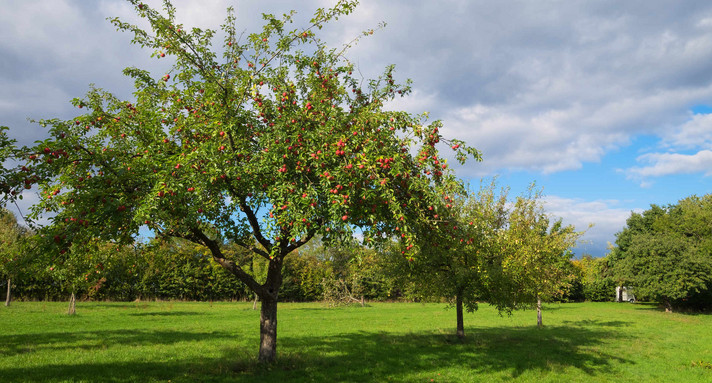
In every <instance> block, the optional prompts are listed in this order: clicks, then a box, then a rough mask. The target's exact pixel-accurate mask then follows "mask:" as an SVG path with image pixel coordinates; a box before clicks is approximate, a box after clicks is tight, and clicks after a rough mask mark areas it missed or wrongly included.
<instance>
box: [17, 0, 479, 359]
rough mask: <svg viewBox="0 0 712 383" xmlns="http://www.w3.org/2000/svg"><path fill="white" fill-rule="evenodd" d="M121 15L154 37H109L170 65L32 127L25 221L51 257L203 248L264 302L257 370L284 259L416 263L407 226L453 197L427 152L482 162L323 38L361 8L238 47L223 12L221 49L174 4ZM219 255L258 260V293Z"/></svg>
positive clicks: (448, 175) (271, 339)
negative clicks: (344, 252) (358, 247)
mask: <svg viewBox="0 0 712 383" xmlns="http://www.w3.org/2000/svg"><path fill="white" fill-rule="evenodd" d="M129 2H130V3H132V4H133V5H134V6H135V10H136V12H137V14H138V15H139V16H140V17H142V18H144V19H145V20H146V21H147V22H148V24H149V25H150V29H148V30H144V29H142V28H140V27H138V26H135V25H131V24H129V23H126V22H123V21H121V20H119V19H113V20H112V23H114V25H115V26H116V27H117V29H119V30H121V31H125V32H129V33H131V34H132V35H133V43H135V44H138V45H140V46H142V47H144V48H147V49H148V50H150V51H151V54H152V57H154V58H155V59H156V60H168V59H172V63H173V64H172V67H171V69H170V70H169V71H168V72H166V73H164V74H159V75H154V74H152V73H150V72H148V71H146V70H141V69H138V68H127V69H126V70H125V74H126V75H128V76H130V77H131V78H132V79H133V80H134V83H135V92H134V98H133V99H132V100H120V99H118V98H117V97H115V96H113V95H112V94H111V93H109V92H106V91H104V90H101V89H96V88H92V89H91V90H90V91H89V92H88V93H87V95H86V96H85V97H83V98H77V99H75V100H73V103H74V105H75V106H76V107H77V110H78V115H77V116H76V118H73V119H70V120H68V121H64V120H59V119H48V120H41V121H39V123H40V124H41V125H44V126H47V127H48V128H49V133H50V135H51V137H50V138H48V139H47V140H45V141H43V142H39V143H38V144H37V145H35V146H34V147H29V148H25V149H24V158H25V159H26V160H27V164H26V165H25V166H26V169H27V173H28V174H27V175H28V177H27V179H28V180H30V182H33V183H34V182H37V183H38V185H39V189H40V194H41V202H39V203H38V204H37V205H36V206H35V209H34V214H35V217H36V216H39V215H40V214H43V213H47V212H49V213H51V218H50V219H51V225H50V226H49V227H48V228H47V229H46V233H47V235H46V236H45V238H53V239H54V240H53V241H52V243H51V247H52V248H53V249H54V251H56V252H57V253H64V254H67V252H69V251H71V244H72V243H77V242H83V241H86V240H87V239H89V238H102V239H106V240H111V241H115V242H117V243H129V242H131V241H132V240H133V238H135V236H136V235H137V233H138V232H139V230H140V229H142V228H148V229H149V230H152V231H153V232H154V233H155V234H156V235H157V236H164V237H178V238H183V239H186V240H188V241H192V242H194V243H197V244H200V245H202V246H204V247H206V248H207V249H208V250H209V251H210V254H211V255H212V257H213V259H214V260H215V261H217V262H218V263H219V264H220V265H222V267H224V268H225V269H227V270H228V271H230V272H231V273H232V274H234V276H235V277H236V278H238V279H239V280H240V281H242V282H243V283H244V284H245V285H247V286H248V287H249V288H250V289H251V290H252V291H254V292H255V294H256V295H257V296H259V298H260V301H261V317H260V339H261V341H260V348H259V360H260V361H263V362H271V361H274V360H275V357H276V345H277V343H276V339H277V302H278V297H279V290H280V287H281V286H282V281H283V275H282V267H283V264H284V259H285V257H287V256H288V255H289V254H290V253H292V252H293V251H294V250H296V249H297V248H299V247H300V246H302V245H304V244H305V243H307V242H308V241H309V240H310V239H311V238H313V237H314V236H316V235H319V236H321V238H322V239H323V240H324V241H325V242H327V243H329V242H333V241H338V240H340V239H342V238H349V237H351V236H352V234H353V233H354V231H356V230H357V231H358V232H359V234H360V236H361V237H363V240H364V241H365V243H367V244H369V245H376V244H378V243H379V241H383V240H386V239H392V238H394V237H397V238H398V239H399V240H400V241H401V242H402V243H403V249H404V250H403V256H404V257H411V256H412V255H413V254H416V250H417V249H416V241H415V239H416V236H415V234H416V232H417V230H416V229H415V228H417V227H419V226H420V225H422V224H423V223H424V222H428V221H430V220H433V219H435V218H434V217H436V215H437V214H438V212H437V211H433V210H430V209H428V207H429V206H431V207H432V206H439V204H437V202H438V201H441V200H442V198H443V195H448V194H449V193H454V192H455V191H456V190H459V189H461V188H462V185H461V184H460V182H459V181H458V180H457V178H456V177H455V176H454V174H453V172H452V171H451V170H450V168H449V167H448V164H447V161H446V159H445V158H444V157H443V155H441V154H440V153H439V151H438V149H437V147H436V146H437V144H438V143H442V144H445V145H448V147H452V148H453V150H454V151H455V157H456V158H457V159H458V160H459V161H461V162H464V161H465V160H466V159H467V158H468V157H474V158H476V159H479V153H478V151H477V150H475V149H474V148H470V147H468V146H466V145H465V144H464V143H463V142H461V141H457V140H452V141H451V140H446V139H445V138H443V137H442V135H441V132H440V129H441V127H442V124H441V122H440V121H432V122H428V121H426V116H425V115H412V114H409V113H406V112H402V111H397V110H389V109H388V108H386V107H385V105H386V103H387V102H388V101H390V100H392V99H394V98H395V97H400V96H405V95H407V94H408V93H409V92H410V88H409V86H408V83H405V84H404V85H402V84H400V83H399V82H397V81H396V78H395V76H394V68H393V67H392V66H389V67H387V68H386V69H385V71H384V73H383V75H382V76H380V77H378V78H376V79H372V80H366V79H363V78H360V77H358V76H357V75H355V74H354V73H357V71H356V70H355V68H354V65H353V64H352V63H351V62H349V61H348V60H347V58H346V56H345V54H346V53H347V51H348V49H347V48H348V46H346V47H344V48H343V49H342V48H339V49H333V48H329V47H328V46H327V45H326V44H325V43H324V42H323V41H322V40H320V39H319V37H318V35H317V34H318V33H319V31H320V30H321V28H322V27H323V26H324V25H325V24H326V23H328V22H330V21H333V20H336V19H338V18H339V17H341V16H345V15H347V14H349V13H350V12H352V11H353V9H354V7H356V5H357V2H356V1H346V0H341V1H338V2H337V3H336V4H335V5H334V7H333V8H330V9H318V10H317V11H316V12H315V14H314V17H313V18H312V19H311V20H310V21H309V23H308V24H307V25H306V26H305V27H303V28H296V29H290V24H291V23H292V22H293V21H294V20H293V13H290V14H286V15H284V16H283V17H275V16H273V15H267V14H266V15H263V17H264V20H265V23H264V27H263V28H262V30H261V31H259V32H256V33H252V34H246V35H243V34H240V33H239V32H238V29H237V26H236V18H235V15H234V13H233V11H232V10H231V9H229V10H228V13H227V18H226V21H225V24H224V25H222V31H223V35H224V40H223V41H222V44H221V48H220V49H215V48H213V46H212V42H213V40H214V37H215V36H216V32H215V31H213V30H202V29H199V28H187V27H184V26H183V25H181V24H179V23H177V21H176V17H175V8H174V7H173V6H172V5H171V4H170V2H168V1H166V2H165V4H164V8H163V11H161V10H157V9H154V8H151V7H149V6H147V5H145V4H143V3H141V2H140V1H138V0H129ZM371 33H372V31H367V32H365V33H364V35H369V34H371ZM361 37H363V36H359V37H357V40H358V38H361ZM18 187H21V185H18ZM227 243H234V244H237V245H239V246H241V247H243V248H245V249H248V250H250V251H252V252H253V253H254V254H256V256H259V257H262V258H264V259H265V260H266V261H267V262H268V267H267V273H266V278H265V279H264V281H261V282H258V280H256V279H255V277H254V276H253V275H251V274H250V273H248V272H247V271H245V269H244V268H243V267H240V265H239V264H238V263H236V261H235V260H234V259H231V257H230V256H229V255H228V254H226V252H225V251H224V246H225V245H226V244H227Z"/></svg>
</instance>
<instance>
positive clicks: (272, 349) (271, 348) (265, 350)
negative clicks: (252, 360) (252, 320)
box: [259, 299, 277, 363]
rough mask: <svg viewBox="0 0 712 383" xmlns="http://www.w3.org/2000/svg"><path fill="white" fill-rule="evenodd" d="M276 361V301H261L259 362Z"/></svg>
mask: <svg viewBox="0 0 712 383" xmlns="http://www.w3.org/2000/svg"><path fill="white" fill-rule="evenodd" d="M276 359H277V300H276V299H262V306H261V308H260V351H259V361H260V362H262V363H273V362H274V361H275V360H276Z"/></svg>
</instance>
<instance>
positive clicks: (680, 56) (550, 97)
mask: <svg viewBox="0 0 712 383" xmlns="http://www.w3.org/2000/svg"><path fill="white" fill-rule="evenodd" d="M145 2H146V3H147V4H149V5H151V6H153V7H159V6H160V2H159V1H155V0H146V1H145ZM173 3H174V5H175V6H176V8H177V19H178V21H179V22H180V23H183V24H184V26H186V27H192V26H197V27H201V28H212V29H219V26H220V24H221V23H222V22H223V20H224V17H225V14H226V13H225V9H226V8H227V7H228V6H232V7H234V8H235V10H236V14H237V22H238V29H239V30H244V31H246V32H247V33H250V32H254V31H258V28H259V27H260V21H261V13H263V12H268V13H274V14H277V15H279V14H283V13H286V12H288V11H289V10H292V9H294V10H296V11H297V16H296V22H295V24H294V27H295V28H298V27H300V26H303V25H305V24H304V23H306V22H307V21H308V20H309V19H310V17H311V15H312V14H313V12H314V10H315V9H316V8H318V7H329V6H330V5H333V4H334V0H300V1H286V0H275V1H260V0H206V1H197V0H175V1H174V2H173ZM0 9H2V12H0V36H1V37H2V38H0V125H6V126H9V127H10V132H11V133H10V134H11V136H12V137H14V138H16V139H17V140H18V142H19V143H20V144H30V143H32V142H33V141H35V140H39V139H43V138H44V137H46V131H45V130H44V129H43V128H41V127H39V126H38V125H37V124H33V123H31V122H29V121H28V118H31V119H41V118H53V117H57V118H66V119H69V118H72V117H73V116H75V114H76V113H77V111H76V109H75V108H73V107H72V106H71V104H70V100H71V99H72V98H75V97H81V96H83V95H84V94H85V93H86V91H87V90H88V89H89V86H90V84H95V85H96V86H98V87H100V88H103V89H105V90H108V91H110V92H113V93H114V94H116V95H117V96H119V97H121V98H124V99H127V100H129V99H131V92H132V86H133V82H132V81H131V80H130V79H128V78H126V77H125V76H123V74H122V70H123V68H125V67H129V66H136V67H140V68H144V69H149V70H151V71H152V73H155V75H156V77H160V76H162V75H163V74H164V73H165V69H166V61H165V60H164V61H158V60H156V59H151V58H150V54H151V52H149V51H147V50H142V49H141V48H140V47H138V46H134V45H131V43H130V41H131V36H130V35H128V34H125V33H121V32H117V31H116V30H115V28H114V27H113V26H112V25H111V24H110V23H109V21H107V18H109V17H116V16H118V17H120V18H122V19H123V20H125V21H129V22H132V23H138V24H139V25H143V24H142V20H140V19H139V18H137V17H136V16H135V15H134V13H133V11H132V8H131V7H130V4H129V3H128V2H126V1H124V0H95V1H82V0H0ZM381 22H385V23H386V27H385V28H383V29H377V30H376V31H375V33H374V34H373V35H372V36H369V37H368V38H366V39H363V40H362V41H360V42H359V44H358V45H356V46H355V47H353V48H352V49H351V50H349V52H348V53H347V57H348V58H349V60H350V61H352V62H354V63H355V64H356V65H357V67H358V70H359V71H360V72H361V73H362V74H363V75H364V76H365V77H366V78H370V77H375V76H377V75H379V74H380V73H381V72H382V71H383V69H384V68H385V66H387V65H390V64H395V65H396V78H397V79H399V80H401V81H403V80H405V79H408V78H409V79H412V80H413V89H414V91H413V93H412V94H411V95H409V96H408V97H406V98H402V99H398V100H397V101H395V102H393V103H391V104H390V105H389V107H392V108H397V109H401V110H406V111H409V112H412V113H422V112H426V111H427V112H429V113H430V116H431V119H434V120H435V119H438V120H442V121H443V123H444V125H445V128H444V129H443V130H442V131H443V133H444V135H445V136H447V137H450V138H458V139H462V140H464V141H466V142H467V143H468V144H469V145H471V146H474V147H476V148H477V149H479V150H481V151H482V153H483V157H484V160H483V161H482V162H468V163H467V164H466V165H464V166H459V167H456V172H457V174H458V176H460V177H461V178H462V179H464V180H465V181H467V182H468V183H470V185H471V186H473V187H475V188H476V187H477V185H478V184H479V182H480V179H482V178H489V177H494V176H496V177H497V179H498V183H499V184H500V185H502V186H509V187H510V188H511V191H510V195H512V196H516V195H519V194H522V193H524V192H525V191H526V190H527V187H528V186H529V184H530V183H532V182H535V183H536V186H537V187H538V188H541V189H542V191H543V194H544V202H545V208H546V211H547V212H548V213H549V214H551V215H552V216H553V217H560V218H562V219H563V221H564V223H566V224H572V225H575V226H576V228H577V229H579V230H586V233H585V235H584V237H583V240H584V241H583V242H582V243H581V244H579V245H578V247H577V248H576V254H577V256H581V255H582V254H584V253H586V254H591V255H593V256H596V257H599V256H604V255H605V254H606V252H607V245H608V243H613V242H615V234H616V233H617V232H618V231H620V230H621V229H622V228H623V227H624V226H625V221H626V219H627V218H628V217H629V216H630V214H631V212H633V211H636V212H640V211H643V210H645V209H647V208H649V207H650V205H651V204H657V205H667V204H674V203H676V202H677V201H678V200H680V199H682V198H685V197H687V196H690V195H693V194H696V195H704V194H707V193H709V192H710V191H711V190H712V177H711V176H712V65H710V63H712V2H709V1H706V0H704V1H694V0H689V1H686V2H684V5H682V4H681V3H680V2H679V1H677V0H669V1H663V0H644V1H643V0H641V1H635V0H631V1H625V2H621V1H618V0H615V1H607V0H600V1H566V0H561V1H557V0H547V1H509V0H500V1H484V0H482V1H476V0H438V1H426V0H389V1H378V0H362V1H361V3H360V5H359V6H358V7H357V9H356V11H355V12H354V13H353V14H352V15H349V16H347V17H344V18H341V19H339V21H338V22H337V23H336V24H333V25H331V26H329V27H327V28H325V29H324V30H323V31H322V33H323V35H322V38H323V39H324V40H325V41H327V42H328V43H329V44H330V45H332V46H334V47H341V45H342V44H343V43H345V42H347V41H351V40H352V39H353V38H354V37H356V36H357V35H358V34H359V33H360V32H361V31H363V30H368V29H371V28H376V27H377V26H378V25H379V23H381ZM216 43H218V44H217V45H219V42H216ZM34 200H36V195H34V194H33V193H32V192H30V193H27V195H26V196H25V199H24V201H23V202H22V203H21V204H20V206H19V209H20V210H22V211H25V210H26V209H27V208H28V206H29V204H31V203H32V202H33V201H34ZM591 224H593V226H592V227H591V228H589V225H591Z"/></svg>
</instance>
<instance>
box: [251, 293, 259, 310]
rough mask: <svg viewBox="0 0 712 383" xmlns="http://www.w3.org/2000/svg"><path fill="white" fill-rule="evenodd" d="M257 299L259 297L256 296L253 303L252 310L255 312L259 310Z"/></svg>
mask: <svg viewBox="0 0 712 383" xmlns="http://www.w3.org/2000/svg"><path fill="white" fill-rule="evenodd" d="M257 298H258V295H257V294H255V300H254V301H253V302H252V309H253V310H257Z"/></svg>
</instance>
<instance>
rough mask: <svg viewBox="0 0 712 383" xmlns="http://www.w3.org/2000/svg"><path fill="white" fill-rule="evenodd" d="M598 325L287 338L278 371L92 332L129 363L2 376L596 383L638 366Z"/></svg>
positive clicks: (164, 337)
mask: <svg viewBox="0 0 712 383" xmlns="http://www.w3.org/2000/svg"><path fill="white" fill-rule="evenodd" d="M600 327H601V326H600V324H599V326H598V328H596V329H587V328H581V327H579V326H567V325H564V326H552V327H546V328H544V329H537V328H536V327H514V328H512V327H498V328H468V329H467V331H468V336H467V338H466V339H465V340H460V339H458V338H456V337H455V336H453V335H451V334H444V333H441V332H438V331H431V332H416V333H406V334H392V333H385V332H354V333H346V334H341V335H336V336H329V337H314V336H303V337H282V338H280V340H279V355H280V356H279V361H278V363H277V364H275V365H272V366H263V365H259V364H258V363H257V362H256V361H255V358H254V354H256V351H257V350H256V349H255V350H244V349H239V348H231V349H224V350H222V355H221V356H219V357H203V356H201V355H200V354H198V353H197V352H196V355H194V356H189V357H186V356H185V355H183V357H182V358H175V359H168V360H155V359H153V360H151V359H149V360H146V358H145V356H144V354H145V350H144V352H142V349H141V347H140V346H141V345H151V346H153V345H156V344H159V345H160V344H166V345H168V344H173V343H178V342H186V343H187V344H186V346H185V347H188V348H192V346H191V343H192V342H196V343H197V342H200V341H205V340H206V339H215V338H214V337H220V338H227V337H231V336H234V335H229V334H227V333H219V332H218V333H194V332H193V333H182V332H174V331H151V332H137V331H104V332H89V333H81V334H80V333H78V334H73V335H72V334H69V336H70V337H72V336H73V337H75V338H76V339H75V340H77V341H82V340H83V341H85V342H84V343H91V342H90V340H91V337H97V338H99V337H100V338H102V339H105V342H107V343H108V344H110V345H122V344H125V345H131V346H135V347H131V348H130V349H127V350H126V351H122V352H126V353H128V355H124V356H123V357H122V360H121V361H116V362H112V361H102V362H95V363H77V364H69V363H65V364H48V365H46V366H40V367H38V366H33V367H23V366H17V367H13V368H5V369H0V377H3V381H6V382H13V381H23V382H53V381H97V382H99V381H101V382H117V383H118V382H122V383H123V382H145V381H161V380H171V381H172V382H193V381H201V382H219V381H231V382H252V381H261V382H302V381H304V382H310V381H317V382H320V381H328V382H333V381H336V382H371V381H387V380H391V381H400V382H405V381H413V380H417V381H422V380H423V376H436V375H437V373H438V371H444V370H455V371H464V373H465V374H468V375H470V376H476V375H477V374H490V373H497V374H498V375H499V376H502V375H504V376H508V377H510V378H516V377H518V376H520V375H522V374H524V373H526V372H529V371H535V372H542V373H546V372H552V371H563V370H567V369H571V368H573V369H578V370H580V371H582V372H583V373H585V374H587V375H590V376H595V375H598V374H605V373H609V370H610V368H611V365H612V364H616V365H618V364H624V363H632V362H630V361H628V360H625V359H623V358H620V357H618V356H616V355H614V354H612V353H606V352H605V343H607V342H610V341H611V340H612V339H617V338H621V337H622V335H620V334H618V333H617V332H615V331H614V330H613V329H611V328H610V327H608V328H600ZM67 336H68V334H60V333H55V334H45V335H36V336H30V335H27V336H26V337H27V338H23V337H16V336H6V337H2V338H0V342H2V343H0V344H4V345H5V349H9V350H11V351H12V352H11V354H13V353H14V354H16V353H18V352H22V350H21V348H22V347H23V346H22V345H25V344H27V343H32V344H34V345H35V346H36V347H37V348H38V349H39V348H42V347H45V348H60V349H61V348H62V347H68V346H66V343H67ZM33 337H37V338H33ZM70 340H71V339H70ZM55 344H58V345H57V346H55ZM62 344H65V346H62ZM8 347H9V348H8ZM216 347H217V346H216ZM592 349H595V351H594V350H592ZM69 351H70V350H67V352H69ZM127 359H128V360H130V361H126V360H127Z"/></svg>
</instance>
